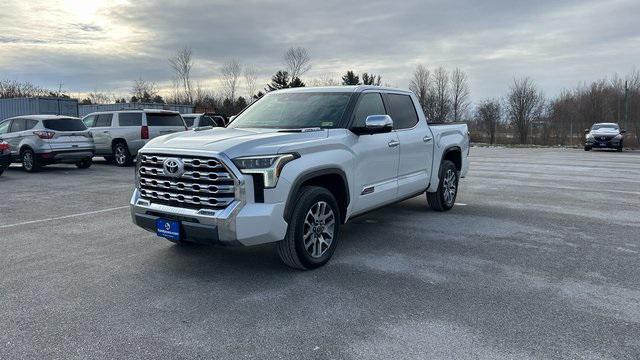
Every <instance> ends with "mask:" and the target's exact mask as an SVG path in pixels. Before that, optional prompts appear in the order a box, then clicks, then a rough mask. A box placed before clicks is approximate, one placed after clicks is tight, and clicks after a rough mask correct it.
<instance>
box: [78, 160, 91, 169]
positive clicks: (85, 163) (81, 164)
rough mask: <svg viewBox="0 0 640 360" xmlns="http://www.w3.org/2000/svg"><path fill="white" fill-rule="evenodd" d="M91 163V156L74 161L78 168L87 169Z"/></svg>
mask: <svg viewBox="0 0 640 360" xmlns="http://www.w3.org/2000/svg"><path fill="white" fill-rule="evenodd" d="M92 163H93V160H92V159H91V158H86V159H82V160H80V161H78V162H76V166H77V167H78V169H88V168H90V167H91V164H92Z"/></svg>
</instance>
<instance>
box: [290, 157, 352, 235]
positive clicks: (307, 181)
mask: <svg viewBox="0 0 640 360" xmlns="http://www.w3.org/2000/svg"><path fill="white" fill-rule="evenodd" d="M303 186H320V187H324V188H326V189H327V190H329V191H330V192H331V193H332V194H333V196H334V197H335V198H336V201H337V202H338V206H339V208H340V220H341V222H342V223H344V222H345V219H346V216H347V207H348V206H349V203H350V201H351V199H350V194H349V182H348V180H347V175H346V173H345V172H344V171H343V170H342V169H339V168H326V169H320V170H312V171H308V172H305V173H302V174H301V175H299V176H298V177H297V178H296V180H295V181H294V182H293V185H292V186H291V190H290V191H289V195H288V196H287V203H286V205H285V208H284V219H285V220H286V221H287V222H289V221H290V220H291V214H292V212H293V208H294V202H295V200H296V196H297V194H298V192H299V191H300V189H301V188H302V187H303Z"/></svg>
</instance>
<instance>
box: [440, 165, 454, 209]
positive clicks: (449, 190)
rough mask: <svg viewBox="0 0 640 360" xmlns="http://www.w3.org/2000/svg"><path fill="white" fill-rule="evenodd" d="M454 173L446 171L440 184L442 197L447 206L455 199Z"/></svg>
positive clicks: (449, 170)
mask: <svg viewBox="0 0 640 360" xmlns="http://www.w3.org/2000/svg"><path fill="white" fill-rule="evenodd" d="M456 190H457V188H456V173H455V172H454V171H453V170H451V169H448V170H447V172H446V173H445V175H444V180H443V182H442V196H443V197H444V201H445V203H446V204H447V205H451V203H452V202H453V200H454V199H455V197H456Z"/></svg>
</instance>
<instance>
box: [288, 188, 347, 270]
mask: <svg viewBox="0 0 640 360" xmlns="http://www.w3.org/2000/svg"><path fill="white" fill-rule="evenodd" d="M339 238H340V211H339V208H338V203H337V202H336V199H335V198H334V197H333V194H331V192H329V190H327V189H325V188H323V187H318V186H306V187H303V188H302V189H301V190H300V192H299V193H298V196H297V197H296V202H295V206H294V208H293V212H292V214H291V220H290V221H289V227H288V228H287V234H286V236H285V238H284V240H282V241H280V242H278V244H277V252H278V255H279V256H280V259H281V260H282V262H284V263H285V264H286V265H288V266H290V267H292V268H295V269H301V270H308V269H315V268H318V267H320V266H322V265H324V264H326V263H327V262H328V261H329V259H330V258H331V256H332V255H333V252H334V251H335V249H336V246H337V245H338V240H339Z"/></svg>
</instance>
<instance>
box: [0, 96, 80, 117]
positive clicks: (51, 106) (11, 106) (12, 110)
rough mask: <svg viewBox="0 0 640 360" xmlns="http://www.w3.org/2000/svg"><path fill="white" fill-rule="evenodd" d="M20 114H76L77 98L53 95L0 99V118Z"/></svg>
mask: <svg viewBox="0 0 640 360" xmlns="http://www.w3.org/2000/svg"><path fill="white" fill-rule="evenodd" d="M20 115H66V116H78V100H76V99H67V98H55V97H33V98H10V99H0V120H4V119H7V118H10V117H13V116H20Z"/></svg>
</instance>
